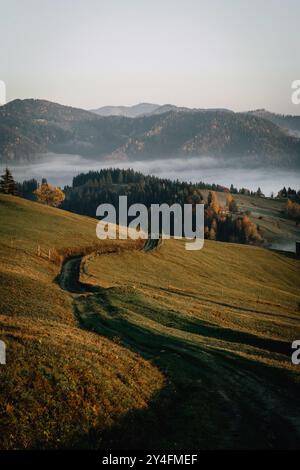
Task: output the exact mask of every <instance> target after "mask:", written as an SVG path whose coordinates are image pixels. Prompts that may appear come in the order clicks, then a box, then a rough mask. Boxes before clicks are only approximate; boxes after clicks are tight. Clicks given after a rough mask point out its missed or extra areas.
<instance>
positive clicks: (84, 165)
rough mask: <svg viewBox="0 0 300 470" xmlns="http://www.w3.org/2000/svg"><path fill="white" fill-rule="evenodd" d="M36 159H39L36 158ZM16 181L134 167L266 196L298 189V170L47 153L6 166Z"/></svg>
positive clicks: (66, 181)
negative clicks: (260, 190) (105, 159)
mask: <svg viewBox="0 0 300 470" xmlns="http://www.w3.org/2000/svg"><path fill="white" fill-rule="evenodd" d="M37 160H38V159H37ZM9 167H10V168H11V170H12V172H13V175H14V177H15V178H16V180H18V181H20V182H21V181H23V180H25V179H31V178H36V179H38V180H40V179H41V178H47V180H48V182H49V183H51V184H55V185H59V186H62V187H63V186H65V185H71V184H72V178H73V177H74V176H76V175H77V174H79V173H83V172H88V171H90V170H93V171H95V170H100V169H101V168H110V167H118V168H133V169H134V170H136V171H141V172H142V173H144V174H152V175H155V176H158V177H161V178H170V179H174V180H176V179H179V180H181V181H192V182H199V181H204V182H205V183H216V184H220V185H223V186H226V187H229V186H230V185H231V184H233V185H234V186H235V187H237V188H242V187H244V188H248V189H250V190H256V189H257V188H258V187H260V188H261V189H262V191H263V192H264V193H265V195H266V196H270V194H271V192H273V193H274V194H275V195H276V194H277V192H278V191H279V190H280V189H281V188H282V187H283V186H286V187H288V186H290V187H292V188H295V189H297V190H298V189H300V188H299V180H300V171H299V170H298V171H296V170H288V169H272V168H245V167H243V168H242V167H238V166H236V165H235V162H234V160H231V161H228V160H226V162H225V161H224V160H220V159H214V158H212V157H193V158H174V159H170V158H168V159H160V160H159V159H157V160H152V161H130V162H129V161H113V160H109V161H103V160H101V161H96V160H95V159H93V160H88V159H86V158H83V157H81V156H79V155H57V154H50V153H49V154H47V155H43V156H41V158H40V160H39V162H37V161H36V162H35V163H32V164H30V163H27V164H24V165H15V166H12V165H9Z"/></svg>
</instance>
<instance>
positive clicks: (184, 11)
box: [0, 0, 300, 114]
mask: <svg viewBox="0 0 300 470" xmlns="http://www.w3.org/2000/svg"><path fill="white" fill-rule="evenodd" d="M0 45H1V47H0V80H4V81H5V83H6V89H7V100H8V101H10V100H12V99H15V98H41V99H48V100H51V101H56V102H59V103H62V104H68V105H71V106H77V107H82V108H86V109H90V108H96V107H100V106H104V105H132V104H136V103H138V102H153V103H158V104H164V103H173V104H176V105H180V106H188V107H200V108H210V107H222V108H230V109H233V110H237V111H244V110H248V109H256V108H266V109H268V110H271V111H276V112H282V113H290V114H300V105H295V104H292V101H291V93H292V90H291V84H292V82H293V80H296V79H300V60H299V56H300V1H299V0H284V1H283V0H0Z"/></svg>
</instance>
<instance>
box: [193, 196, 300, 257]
mask: <svg viewBox="0 0 300 470" xmlns="http://www.w3.org/2000/svg"><path fill="white" fill-rule="evenodd" d="M201 192H202V193H203V196H204V197H205V198H207V195H208V192H209V191H207V190H202V191H201ZM217 195H218V199H219V201H220V203H221V204H222V205H224V206H225V205H226V193H222V192H217ZM233 197H234V199H235V200H236V202H237V205H238V208H239V210H240V211H242V212H245V211H250V218H251V220H252V221H253V222H254V223H255V224H257V225H259V227H260V230H261V234H262V236H263V237H264V239H265V242H266V245H267V246H271V247H274V249H278V250H284V251H294V252H295V241H296V240H300V225H297V224H296V222H295V221H294V220H290V219H288V218H287V217H285V215H284V214H283V212H284V209H285V206H286V203H287V199H285V198H282V199H271V198H266V197H252V196H245V195H243V194H234V195H233Z"/></svg>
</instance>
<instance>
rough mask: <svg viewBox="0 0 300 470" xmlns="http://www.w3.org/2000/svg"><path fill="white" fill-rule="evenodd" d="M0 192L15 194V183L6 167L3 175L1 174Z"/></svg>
mask: <svg viewBox="0 0 300 470" xmlns="http://www.w3.org/2000/svg"><path fill="white" fill-rule="evenodd" d="M0 192H1V193H4V194H16V183H15V180H14V179H13V176H12V174H11V171H10V170H9V169H8V168H6V169H5V172H4V173H3V175H1V179H0Z"/></svg>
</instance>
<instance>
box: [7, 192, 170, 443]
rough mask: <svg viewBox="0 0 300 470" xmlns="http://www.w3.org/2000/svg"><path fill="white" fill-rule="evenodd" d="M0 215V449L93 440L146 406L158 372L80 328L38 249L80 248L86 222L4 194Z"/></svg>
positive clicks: (90, 242)
mask: <svg viewBox="0 0 300 470" xmlns="http://www.w3.org/2000/svg"><path fill="white" fill-rule="evenodd" d="M0 217H1V227H0V259H1V264H0V286H1V292H0V339H1V340H3V341H5V343H6V346H7V364H6V365H5V366H0V380H1V389H0V428H1V430H0V433H1V441H0V447H1V448H4V449H11V448H26V449H27V448H33V447H34V448H46V447H50V448H62V447H97V446H100V445H101V433H102V431H103V430H104V429H107V428H108V427H109V426H111V425H112V424H113V423H115V422H116V421H117V420H118V419H120V417H121V416H123V415H124V414H127V413H128V412H129V411H131V410H133V409H141V408H146V407H147V406H148V403H149V401H150V400H151V399H153V398H154V397H155V394H156V392H157V391H158V390H159V389H160V388H161V387H163V386H164V379H163V376H162V374H161V373H160V372H159V371H158V369H157V368H155V367H154V366H152V365H151V364H150V363H149V362H147V361H145V360H143V359H142V358H140V357H139V356H138V355H136V354H134V353H132V352H130V351H128V350H127V349H125V348H123V347H121V346H120V345H118V344H116V343H115V342H113V341H110V340H107V339H105V338H103V337H101V336H99V335H95V334H93V333H89V332H85V331H83V330H82V329H81V328H80V327H79V325H78V323H77V321H76V320H75V317H74V309H73V302H74V299H73V297H72V296H71V295H70V294H68V293H67V292H65V291H63V290H62V289H61V288H60V287H59V285H58V284H57V282H56V277H57V275H58V274H59V270H60V266H59V265H57V264H55V263H53V262H51V261H49V259H47V253H48V250H49V249H51V250H52V253H53V252H57V253H59V254H60V255H63V256H65V255H66V254H70V252H71V254H74V253H81V252H83V253H84V252H89V250H90V247H91V246H94V244H95V241H97V239H96V234H95V227H96V221H95V220H92V219H89V218H86V217H80V216H77V215H75V214H70V213H67V212H65V211H61V210H58V209H53V208H49V207H45V206H42V205H40V204H37V203H32V202H29V201H25V200H23V199H20V198H16V197H11V196H0ZM38 244H39V245H40V246H41V250H42V254H43V253H44V255H42V256H38V249H37V246H38ZM103 245H105V244H103ZM97 247H98V248H99V244H98V243H97ZM100 248H101V247H100ZM105 249H110V250H111V249H113V250H114V249H116V246H115V245H114V244H113V245H112V243H107V244H106V245H105ZM63 256H62V258H63Z"/></svg>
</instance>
